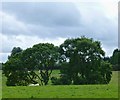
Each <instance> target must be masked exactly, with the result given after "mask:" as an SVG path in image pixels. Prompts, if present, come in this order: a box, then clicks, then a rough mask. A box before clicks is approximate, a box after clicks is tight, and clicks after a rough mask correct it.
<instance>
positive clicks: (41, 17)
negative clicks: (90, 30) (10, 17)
mask: <svg viewBox="0 0 120 100" xmlns="http://www.w3.org/2000/svg"><path fill="white" fill-rule="evenodd" d="M3 11H5V12H7V13H11V14H15V16H16V17H17V18H18V19H19V20H20V21H23V22H26V23H28V24H37V25H41V24H42V25H43V26H49V27H53V26H78V25H80V20H79V19H80V14H79V11H78V10H77V9H76V7H75V5H74V4H72V3H51V2H47V3H45V2H40V3H35V2H26V3H22V2H20V3H11V2H9V3H3Z"/></svg>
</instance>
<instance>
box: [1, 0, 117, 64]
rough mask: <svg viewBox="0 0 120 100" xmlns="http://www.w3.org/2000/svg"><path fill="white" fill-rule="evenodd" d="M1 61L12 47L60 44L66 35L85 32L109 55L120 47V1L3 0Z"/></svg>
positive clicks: (69, 36) (77, 35)
mask: <svg viewBox="0 0 120 100" xmlns="http://www.w3.org/2000/svg"><path fill="white" fill-rule="evenodd" d="M0 4H2V8H0V45H1V46H0V62H6V61H7V57H8V55H10V52H11V50H12V48H13V47H21V48H22V49H26V48H29V47H32V46H33V45H34V44H38V43H46V42H49V43H53V44H54V45H56V46H59V45H60V44H62V43H63V42H64V40H65V39H67V38H76V37H81V36H86V37H88V38H93V39H94V40H96V41H100V42H101V44H102V48H103V50H104V51H105V53H106V56H111V55H112V52H113V50H114V49H115V48H117V47H118V2H117V1H115V0H111V1H110V0H109V1H106V2H104V1H102V0H101V1H99V2H97V0H96V1H92V2H90V1H87V0H86V2H83V0H81V1H80V2H72V1H71V2H2V3H0Z"/></svg>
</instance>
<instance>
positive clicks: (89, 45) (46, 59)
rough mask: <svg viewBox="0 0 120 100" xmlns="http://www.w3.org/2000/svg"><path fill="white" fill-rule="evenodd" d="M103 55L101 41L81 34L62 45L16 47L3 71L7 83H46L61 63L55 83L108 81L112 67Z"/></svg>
mask: <svg viewBox="0 0 120 100" xmlns="http://www.w3.org/2000/svg"><path fill="white" fill-rule="evenodd" d="M104 57H105V52H104V51H103V50H102V48H101V44H100V42H99V41H94V40H93V39H89V38H86V37H81V38H76V39H67V40H65V41H64V43H63V44H61V45H60V46H59V47H57V46H54V45H53V44H49V43H39V44H36V45H34V46H33V47H31V48H27V49H26V50H22V49H21V48H20V47H15V48H13V50H12V52H11V55H10V56H9V57H8V61H7V62H6V63H5V66H4V68H3V71H4V74H5V76H6V77H7V82H6V84H7V85H8V86H17V85H25V86H26V85H29V84H31V83H33V84H35V83H39V84H40V85H47V84H48V81H49V79H50V75H51V73H52V70H53V68H55V66H60V73H61V75H60V78H56V77H52V78H51V80H52V83H53V84H107V83H109V81H110V80H111V76H112V67H111V64H110V63H108V62H107V61H105V60H104Z"/></svg>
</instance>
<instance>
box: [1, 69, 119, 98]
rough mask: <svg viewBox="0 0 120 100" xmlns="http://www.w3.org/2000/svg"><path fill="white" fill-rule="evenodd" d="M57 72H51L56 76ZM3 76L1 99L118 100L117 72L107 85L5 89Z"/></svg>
mask: <svg viewBox="0 0 120 100" xmlns="http://www.w3.org/2000/svg"><path fill="white" fill-rule="evenodd" d="M57 73H59V71H55V72H53V74H52V76H57V75H58V74H57ZM5 80H6V79H5V77H4V76H3V82H2V83H3V88H2V92H3V94H2V97H3V98H118V72H117V71H116V72H113V77H112V80H111V82H110V83H109V84H108V85H56V86H55V85H54V86H53V85H48V86H36V87H30V86H16V87H12V86H10V87H7V86H6V85H4V84H5V82H4V81H5Z"/></svg>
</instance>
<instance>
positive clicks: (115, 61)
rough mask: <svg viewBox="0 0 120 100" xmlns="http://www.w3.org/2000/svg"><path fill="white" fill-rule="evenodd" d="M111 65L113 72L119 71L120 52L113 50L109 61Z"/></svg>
mask: <svg viewBox="0 0 120 100" xmlns="http://www.w3.org/2000/svg"><path fill="white" fill-rule="evenodd" d="M110 62H111V64H112V65H113V70H120V50H119V49H115V50H114V51H113V55H112V57H111V59H110Z"/></svg>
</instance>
